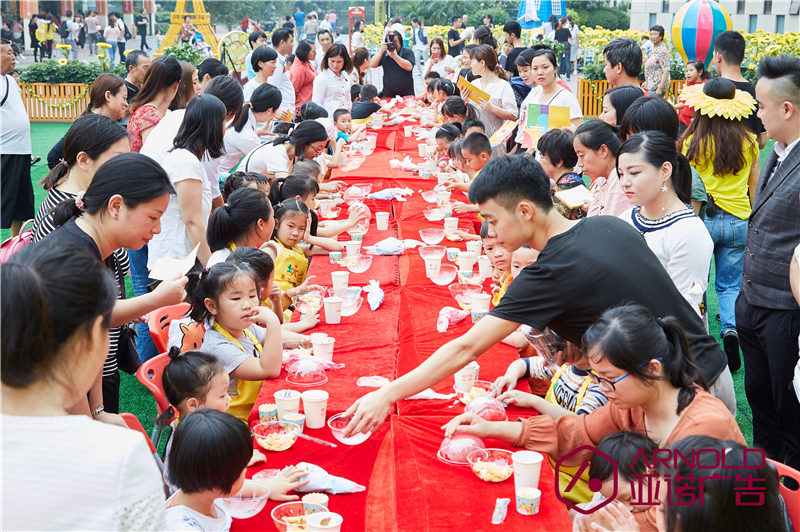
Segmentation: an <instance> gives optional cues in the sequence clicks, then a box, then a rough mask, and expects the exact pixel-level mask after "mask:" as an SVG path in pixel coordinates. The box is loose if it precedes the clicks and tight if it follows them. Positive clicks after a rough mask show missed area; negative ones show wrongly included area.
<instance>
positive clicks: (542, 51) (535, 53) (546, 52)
mask: <svg viewBox="0 0 800 532" xmlns="http://www.w3.org/2000/svg"><path fill="white" fill-rule="evenodd" d="M530 50H531V53H530V58H531V59H530V62H529V63H528V65H527V66H530V65H531V63H532V62H533V60H534V59H535V58H537V57H541V56H545V57H546V58H547V60H548V61H550V63H551V64H552V65H553V67H554V68H558V59H557V58H556V53H555V52H554V51H553V49H552V48H550V47H549V46H547V45H540V46H539V47H537V48H531V49H530ZM526 57H527V55H526ZM514 62H515V63H516V61H514ZM523 66H525V65H523ZM556 77H557V76H556Z"/></svg>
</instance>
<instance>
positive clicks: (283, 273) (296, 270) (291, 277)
mask: <svg viewBox="0 0 800 532" xmlns="http://www.w3.org/2000/svg"><path fill="white" fill-rule="evenodd" d="M275 242H277V243H278V245H279V246H280V247H281V253H280V255H278V259H277V260H276V261H275V282H276V283H277V284H278V286H280V287H281V290H283V291H284V292H285V291H287V290H288V289H290V288H296V287H298V286H300V285H301V284H303V281H305V280H306V274H307V273H308V258H306V255H305V253H303V250H302V249H300V246H294V247H293V248H287V247H285V246H284V245H283V244H281V243H280V242H278V240H275Z"/></svg>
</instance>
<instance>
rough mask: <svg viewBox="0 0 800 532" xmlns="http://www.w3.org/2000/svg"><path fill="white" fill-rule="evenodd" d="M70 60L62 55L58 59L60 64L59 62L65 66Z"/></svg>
mask: <svg viewBox="0 0 800 532" xmlns="http://www.w3.org/2000/svg"><path fill="white" fill-rule="evenodd" d="M68 62H69V61H67V60H66V59H64V58H63V57H62V58H61V59H59V60H58V64H59V65H60V66H64V65H66V64H67V63H68Z"/></svg>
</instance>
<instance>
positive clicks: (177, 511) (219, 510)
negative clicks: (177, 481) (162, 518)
mask: <svg viewBox="0 0 800 532" xmlns="http://www.w3.org/2000/svg"><path fill="white" fill-rule="evenodd" d="M175 495H177V493H176V494H175ZM175 495H173V496H172V497H170V498H169V499H167V502H166V505H165V508H166V509H167V516H166V519H167V528H165V530H173V531H179V532H229V531H230V529H231V523H233V518H232V517H231V516H230V514H229V513H228V512H227V511H225V508H224V507H223V506H222V504H221V503H220V502H219V500H216V501H214V507H213V508H214V512H215V513H216V514H217V517H216V519H215V518H213V517H209V516H207V515H204V514H201V513H200V512H197V511H195V510H192V509H191V508H189V507H188V506H183V505H182V504H180V505H177V506H172V507H170V505H171V504H172V500H173V499H174V498H175Z"/></svg>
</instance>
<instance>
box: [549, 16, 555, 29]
mask: <svg viewBox="0 0 800 532" xmlns="http://www.w3.org/2000/svg"><path fill="white" fill-rule="evenodd" d="M547 22H549V23H550V24H553V25H555V24H556V23H557V22H558V17H557V16H555V15H550V18H549V19H547ZM553 29H555V28H553Z"/></svg>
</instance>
